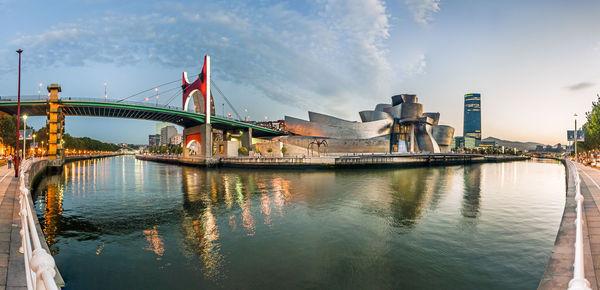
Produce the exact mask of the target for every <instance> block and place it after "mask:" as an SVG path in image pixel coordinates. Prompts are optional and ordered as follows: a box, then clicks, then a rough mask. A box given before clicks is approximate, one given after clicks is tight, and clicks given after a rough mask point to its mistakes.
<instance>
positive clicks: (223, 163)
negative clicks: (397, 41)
mask: <svg viewBox="0 0 600 290" xmlns="http://www.w3.org/2000/svg"><path fill="white" fill-rule="evenodd" d="M136 158H137V159H139V160H147V161H155V162H162V163H170V164H181V165H191V166H199V167H225V168H227V167H232V168H289V169H294V168H314V169H328V168H395V167H421V166H446V165H459V164H472V163H483V162H507V161H521V160H527V159H529V157H522V156H484V155H478V154H402V155H399V154H386V155H383V154H381V155H346V156H323V157H260V158H253V157H222V158H216V157H213V158H200V157H192V158H183V157H178V156H166V155H165V156H161V155H136Z"/></svg>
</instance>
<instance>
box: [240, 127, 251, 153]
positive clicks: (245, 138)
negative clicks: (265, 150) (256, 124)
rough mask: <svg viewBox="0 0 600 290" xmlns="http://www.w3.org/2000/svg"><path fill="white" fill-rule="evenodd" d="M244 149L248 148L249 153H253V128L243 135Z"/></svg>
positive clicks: (246, 130)
mask: <svg viewBox="0 0 600 290" xmlns="http://www.w3.org/2000/svg"><path fill="white" fill-rule="evenodd" d="M242 147H246V149H248V151H252V128H246V129H244V132H243V133H242Z"/></svg>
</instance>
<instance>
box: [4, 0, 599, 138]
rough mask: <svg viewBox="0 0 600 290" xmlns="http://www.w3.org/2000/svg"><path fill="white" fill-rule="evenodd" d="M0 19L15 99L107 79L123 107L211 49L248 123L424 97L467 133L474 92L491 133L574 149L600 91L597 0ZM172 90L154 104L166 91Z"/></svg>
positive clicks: (133, 126) (41, 12) (63, 10)
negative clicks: (576, 133) (569, 144)
mask: <svg viewBox="0 0 600 290" xmlns="http://www.w3.org/2000/svg"><path fill="white" fill-rule="evenodd" d="M513 2H514V3H513ZM144 3H146V2H144ZM0 8H2V9H3V10H4V11H7V17H6V18H5V20H4V22H5V24H6V25H3V27H2V28H0V31H2V33H1V34H0V39H2V43H4V44H3V45H1V46H0V59H1V60H2V61H1V62H0V63H1V65H0V96H7V95H8V96H12V95H16V86H17V85H16V84H17V81H16V66H17V55H16V53H15V52H14V51H15V50H16V49H18V48H22V49H23V50H24V52H23V77H22V94H24V95H37V94H38V89H39V83H43V87H42V92H41V93H42V94H44V91H43V90H44V88H45V86H46V85H47V84H49V83H56V82H58V83H60V84H61V85H62V88H63V93H62V94H61V96H65V97H67V96H73V97H98V98H102V97H103V96H104V89H105V85H104V83H105V82H106V83H107V86H106V88H107V94H108V96H109V97H114V98H122V97H127V96H129V95H132V94H134V93H137V92H139V91H142V90H145V89H148V88H152V87H153V86H156V85H157V84H160V83H164V82H168V81H172V80H177V79H179V78H180V77H181V72H183V71H187V72H189V73H190V76H193V75H194V74H196V73H198V72H199V70H200V69H201V66H202V58H203V57H204V54H210V55H211V56H212V59H213V70H214V75H213V79H214V80H215V81H216V82H217V84H218V85H219V87H220V88H221V89H222V90H223V92H224V93H225V94H226V95H227V96H228V97H229V98H230V99H231V100H232V101H233V103H234V104H235V105H236V109H237V110H238V111H245V110H247V111H248V115H250V116H251V118H252V119H255V120H262V119H264V117H265V116H266V117H268V118H269V119H283V116H284V115H286V114H288V115H300V116H302V115H304V114H306V112H307V111H309V110H310V111H316V112H321V113H326V114H330V115H334V116H338V117H340V118H347V119H350V120H359V115H358V114H348V113H346V112H357V111H358V110H360V108H363V107H366V106H368V105H369V104H372V103H374V102H376V103H379V102H383V101H385V100H387V99H388V98H389V97H390V96H392V95H394V94H399V93H415V94H418V95H419V96H420V97H421V99H422V102H423V104H425V105H426V106H427V107H428V108H430V109H431V110H432V111H438V112H440V113H441V114H442V115H443V116H444V117H443V119H442V120H441V121H442V122H444V123H446V124H450V125H452V126H454V127H456V131H457V132H461V131H462V127H463V126H462V124H463V118H462V117H463V116H462V113H463V98H462V97H463V95H465V94H467V93H470V92H479V93H481V94H482V95H483V96H485V98H484V99H483V101H482V102H483V103H482V108H483V115H484V117H483V119H482V127H484V128H485V130H484V132H483V133H484V135H483V136H482V137H483V138H485V137H488V136H494V137H497V138H501V139H508V140H514V141H535V142H541V143H544V144H556V143H562V144H565V143H566V137H565V132H564V131H565V130H567V129H572V128H571V127H572V126H573V125H572V124H573V113H577V114H578V115H579V116H580V117H579V120H578V121H579V123H583V122H584V120H585V117H584V116H585V112H586V111H588V110H590V109H591V102H592V101H593V100H595V99H596V93H598V91H599V85H598V83H597V81H596V80H597V79H598V77H600V73H599V72H597V70H595V69H594V68H596V67H598V65H599V64H600V38H599V37H597V35H600V34H598V32H599V31H598V30H599V28H598V27H600V25H599V24H600V23H598V22H599V20H597V19H596V18H595V17H594V15H593V12H594V11H598V8H600V4H599V3H596V2H594V1H577V2H570V3H562V2H560V1H543V2H542V1H531V2H528V3H521V2H516V1H512V2H511V1H507V2H503V3H478V2H477V1H461V2H460V3H456V2H448V1H435V0H432V1H431V0H430V1H416V0H407V1H387V2H383V1H376V0H372V1H347V2H339V1H323V2H317V3H310V2H297V1H293V2H292V1H290V2H270V1H260V2H256V3H250V4H248V3H245V2H236V1H234V2H228V3H220V4H215V3H178V4H173V5H169V3H168V2H159V1H153V2H148V3H147V5H142V3H141V2H132V3H119V2H117V1H114V2H113V1H102V2H100V3H92V2H87V3H77V5H73V3H72V2H70V1H66V2H61V3H57V4H52V5H50V4H46V3H42V4H38V3H29V2H18V1H0ZM23 19H28V20H29V21H26V22H24V21H22V20H23ZM191 35H194V36H195V37H191ZM407 44H409V45H407ZM193 79H195V77H192V80H193ZM357 80H360V81H357ZM177 85H179V83H177V82H175V83H174V85H173V86H177ZM166 89H169V88H166ZM163 92H164V90H163V88H161V89H160V91H159V92H158V93H157V94H160V98H159V99H158V101H160V102H166V101H167V99H169V98H170V97H171V95H172V92H164V93H163ZM213 92H214V91H213ZM153 94H154V92H152V93H150V94H148V95H142V96H140V99H136V101H144V98H149V97H152V95H153ZM179 99H180V98H177V97H176V98H175V102H177V101H178V100H179ZM565 100H568V101H565ZM215 103H216V107H217V113H219V114H220V113H221V112H222V110H221V109H222V107H221V104H222V103H224V101H223V100H222V99H221V98H220V96H218V95H217V96H216V98H215ZM265 104H268V105H267V106H265ZM176 105H180V104H176ZM230 111H231V110H230V109H227V108H226V111H225V113H229V112H230ZM44 121H45V120H44V118H37V120H36V119H34V120H32V121H31V124H33V125H34V126H36V128H39V127H40V126H42V125H43V124H44ZM28 124H29V121H28ZM154 126H155V123H154V122H148V121H139V120H126V119H110V120H106V119H103V120H99V119H97V118H89V120H86V121H81V117H69V118H68V119H67V125H66V128H67V132H68V133H70V134H72V135H74V136H84V135H85V136H89V137H92V138H96V139H101V140H104V141H109V142H128V143H140V144H142V143H145V142H147V138H148V136H147V135H148V134H151V133H152V132H153V128H154Z"/></svg>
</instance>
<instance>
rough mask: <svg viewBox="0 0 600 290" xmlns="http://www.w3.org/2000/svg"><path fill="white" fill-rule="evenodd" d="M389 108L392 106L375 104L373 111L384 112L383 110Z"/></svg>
mask: <svg viewBox="0 0 600 290" xmlns="http://www.w3.org/2000/svg"><path fill="white" fill-rule="evenodd" d="M391 106H392V105H390V104H377V105H376V106H375V111H379V112H384V109H385V108H389V107H391Z"/></svg>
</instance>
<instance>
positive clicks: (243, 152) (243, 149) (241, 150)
mask: <svg viewBox="0 0 600 290" xmlns="http://www.w3.org/2000/svg"><path fill="white" fill-rule="evenodd" d="M238 154H240V155H243V156H248V149H246V147H240V148H239V149H238Z"/></svg>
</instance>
